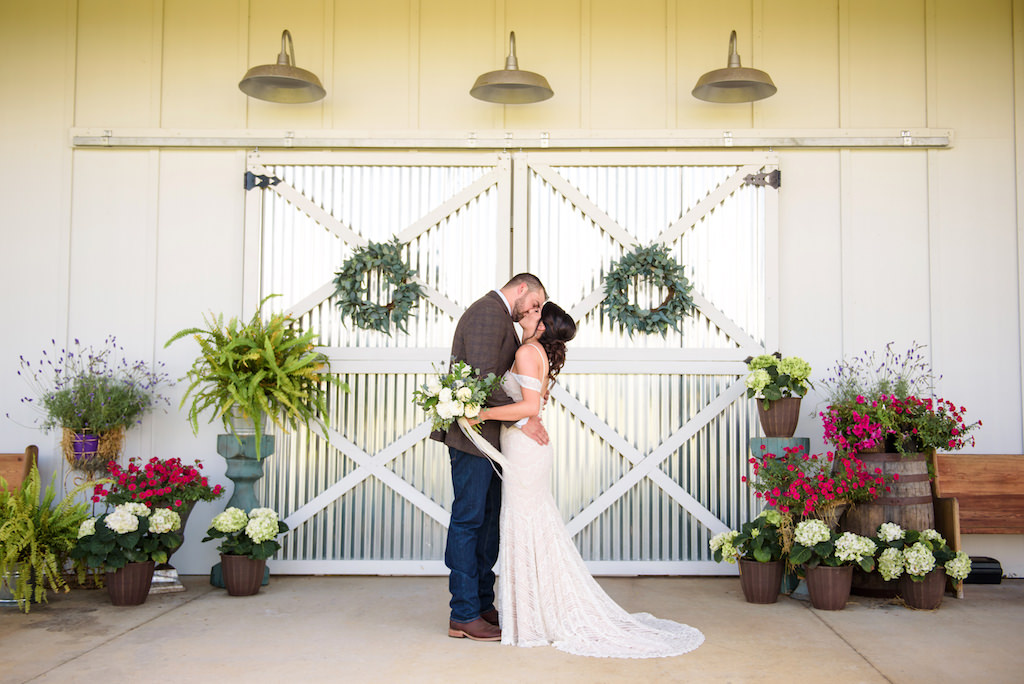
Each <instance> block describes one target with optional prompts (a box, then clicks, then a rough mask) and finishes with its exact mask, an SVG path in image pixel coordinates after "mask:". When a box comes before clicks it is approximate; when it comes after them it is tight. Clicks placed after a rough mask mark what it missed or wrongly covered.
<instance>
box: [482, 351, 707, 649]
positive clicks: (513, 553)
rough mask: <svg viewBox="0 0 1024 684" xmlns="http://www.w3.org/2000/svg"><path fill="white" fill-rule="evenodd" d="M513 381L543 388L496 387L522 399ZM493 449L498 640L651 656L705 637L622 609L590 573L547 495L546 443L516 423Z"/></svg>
mask: <svg viewBox="0 0 1024 684" xmlns="http://www.w3.org/2000/svg"><path fill="white" fill-rule="evenodd" d="M545 361H546V358H545ZM546 372H547V371H546V364H545V374H546ZM520 386H522V387H527V388H530V389H536V390H537V391H538V392H542V393H543V388H542V387H541V383H540V381H539V380H537V379H535V378H531V377H529V376H525V375H518V374H515V373H511V372H510V373H508V374H506V375H505V377H504V378H503V381H502V387H503V388H504V390H505V392H506V393H507V394H508V395H509V396H510V397H512V398H513V399H514V400H516V401H521V400H522V391H521V389H520ZM473 434H474V435H475V434H476V433H473ZM483 441H484V440H483V439H482V438H480V439H478V440H474V442H483ZM487 446H490V445H487ZM493 451H494V450H493V448H490V449H487V450H486V451H485V453H487V452H490V453H491V454H492V456H493V457H494V458H495V460H498V461H499V462H500V463H501V464H502V470H503V477H502V480H503V486H502V504H501V522H500V525H501V552H500V555H499V560H498V567H499V570H500V574H499V584H498V591H499V598H500V601H499V610H500V616H501V643H503V644H511V645H514V646H547V645H551V646H554V647H555V648H557V649H559V650H561V651H565V652H567V653H573V654H576V655H582V656H592V657H604V658H657V657H666V656H675V655H680V654H683V653H687V652H689V651H692V650H693V649H695V648H697V647H698V646H700V645H701V644H702V643H703V642H704V635H703V634H701V633H700V632H699V631H698V630H696V629H694V628H693V627H690V626H688V625H684V624H680V623H677V622H672V621H671V620H660V619H658V618H656V617H654V616H652V615H650V614H649V613H636V614H632V615H631V614H629V613H627V612H626V611H625V610H623V609H622V608H621V607H620V606H619V605H618V604H617V603H615V602H614V601H613V600H612V599H611V598H610V597H609V596H608V595H607V594H606V593H605V592H604V590H603V589H602V588H601V586H600V585H599V584H598V583H597V582H596V581H595V580H594V578H593V577H592V576H591V575H590V572H589V571H588V570H587V568H586V566H585V565H584V564H583V559H582V558H581V557H580V554H579V551H577V549H576V546H575V545H574V544H573V542H572V540H571V539H570V537H569V534H568V532H567V531H566V529H565V523H564V521H563V520H562V515H561V513H560V511H559V510H558V508H557V507H556V505H555V500H554V497H553V496H552V494H551V465H552V448H551V445H550V444H549V445H546V446H541V445H539V444H537V443H536V442H534V441H533V440H532V439H530V438H529V437H527V436H526V435H525V434H523V432H522V431H521V430H519V428H516V427H504V428H502V433H501V453H500V454H494V453H493Z"/></svg>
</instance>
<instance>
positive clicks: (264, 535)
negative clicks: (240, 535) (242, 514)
mask: <svg viewBox="0 0 1024 684" xmlns="http://www.w3.org/2000/svg"><path fill="white" fill-rule="evenodd" d="M245 534H246V535H247V536H248V537H249V539H252V541H253V543H255V544H259V543H260V542H265V541H269V540H271V539H273V538H274V537H276V536H277V520H276V519H271V518H268V517H262V518H253V519H252V520H250V521H249V524H248V525H246V526H245Z"/></svg>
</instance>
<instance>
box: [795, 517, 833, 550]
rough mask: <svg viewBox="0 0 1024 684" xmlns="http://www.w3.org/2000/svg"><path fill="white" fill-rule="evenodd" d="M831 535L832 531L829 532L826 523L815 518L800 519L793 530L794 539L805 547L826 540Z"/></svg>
mask: <svg viewBox="0 0 1024 684" xmlns="http://www.w3.org/2000/svg"><path fill="white" fill-rule="evenodd" d="M831 537H832V533H831V532H829V530H828V525H826V524H825V523H824V522H822V521H821V520H818V519H817V518H811V519H810V520H801V521H800V522H799V523H797V525H796V530H794V532H793V539H794V541H796V542H797V543H798V544H800V545H801V546H806V547H807V548H810V547H812V546H814V545H815V544H820V543H821V542H824V541H828V540H829V539H830V538H831Z"/></svg>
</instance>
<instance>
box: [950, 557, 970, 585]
mask: <svg viewBox="0 0 1024 684" xmlns="http://www.w3.org/2000/svg"><path fill="white" fill-rule="evenodd" d="M946 574H947V575H949V576H950V577H952V578H953V579H955V580H962V579H965V578H966V577H967V576H968V575H969V574H971V558H970V556H968V555H967V554H966V553H964V552H963V551H957V552H956V556H955V557H953V558H950V559H949V560H948V561H946Z"/></svg>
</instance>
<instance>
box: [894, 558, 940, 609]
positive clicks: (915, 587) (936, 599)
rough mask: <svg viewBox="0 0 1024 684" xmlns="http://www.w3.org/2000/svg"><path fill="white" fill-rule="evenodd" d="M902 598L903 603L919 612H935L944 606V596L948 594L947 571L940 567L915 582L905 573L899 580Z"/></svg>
mask: <svg viewBox="0 0 1024 684" xmlns="http://www.w3.org/2000/svg"><path fill="white" fill-rule="evenodd" d="M899 591H900V596H901V597H902V598H903V602H904V603H906V604H907V605H908V606H910V607H911V608H917V609H918V610H935V609H937V608H938V607H939V606H940V605H942V595H943V594H944V593H945V592H946V571H945V570H944V569H943V568H942V567H941V566H940V567H936V568H935V569H934V570H932V571H931V572H929V573H928V574H927V575H925V576H924V579H923V580H921V581H920V582H915V581H914V580H913V579H911V577H910V575H908V574H906V573H904V574H902V575H900V579H899Z"/></svg>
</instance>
